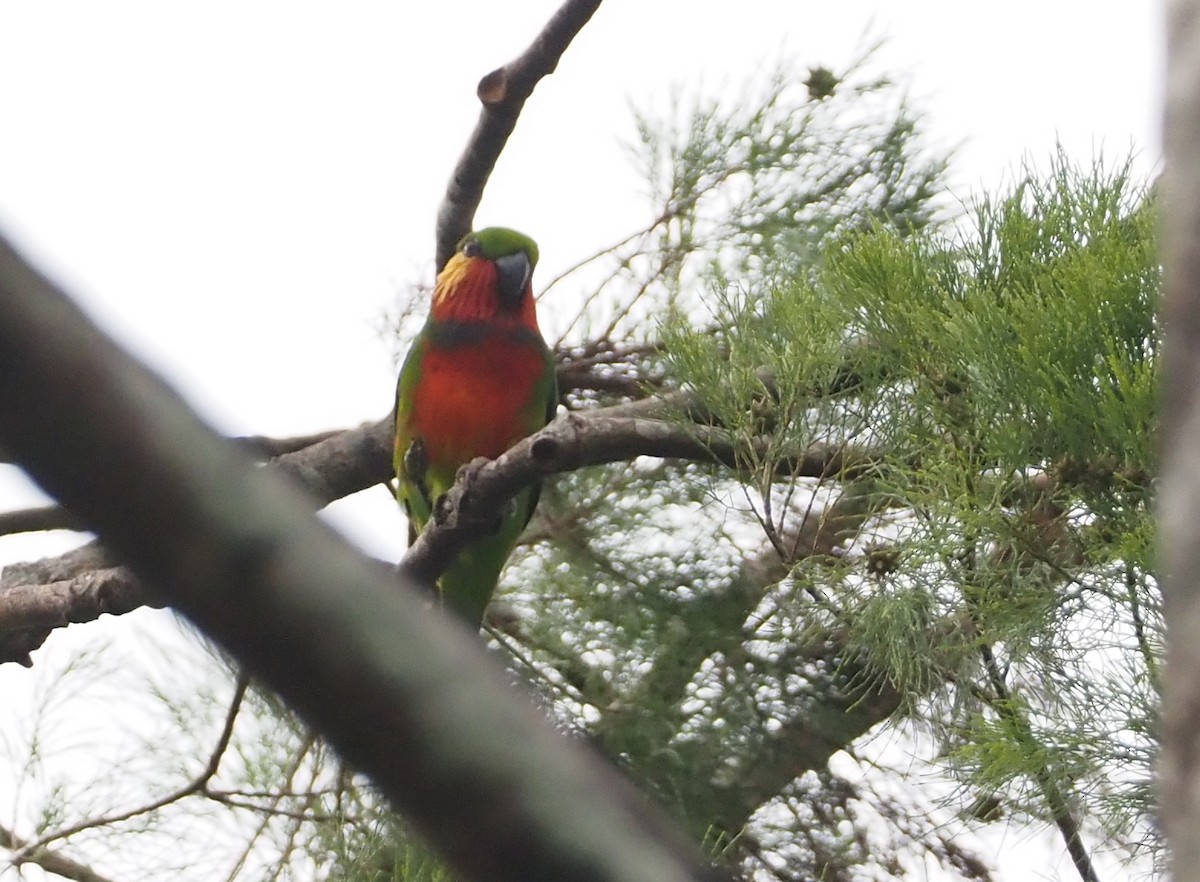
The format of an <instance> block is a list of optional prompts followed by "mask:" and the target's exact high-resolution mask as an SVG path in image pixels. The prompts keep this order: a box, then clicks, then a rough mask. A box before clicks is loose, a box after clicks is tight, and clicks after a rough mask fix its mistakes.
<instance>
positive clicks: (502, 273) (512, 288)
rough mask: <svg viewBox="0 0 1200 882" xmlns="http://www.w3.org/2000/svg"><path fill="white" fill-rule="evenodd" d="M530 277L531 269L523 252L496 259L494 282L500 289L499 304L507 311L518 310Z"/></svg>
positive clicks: (527, 256)
mask: <svg viewBox="0 0 1200 882" xmlns="http://www.w3.org/2000/svg"><path fill="white" fill-rule="evenodd" d="M532 275H533V267H532V266H530V264H529V255H527V254H526V253H525V252H524V251H518V252H517V253H516V254H509V255H507V256H505V257H498V258H496V276H497V279H496V281H497V285H498V287H499V289H500V303H502V304H503V305H504V306H505V307H507V308H508V309H514V310H515V309H517V308H519V307H520V305H521V299H522V296H523V295H524V294H525V288H526V287H527V286H528V285H529V278H530V276H532Z"/></svg>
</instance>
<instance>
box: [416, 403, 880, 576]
mask: <svg viewBox="0 0 1200 882" xmlns="http://www.w3.org/2000/svg"><path fill="white" fill-rule="evenodd" d="M643 405H645V408H646V410H647V411H649V410H650V409H651V408H652V407H655V406H657V407H659V408H661V403H657V404H656V402H654V401H653V400H651V399H646V400H645V401H640V402H633V403H632V404H629V405H618V406H616V407H612V408H601V409H598V410H592V411H584V412H582V413H568V414H566V415H565V416H563V417H560V418H558V419H557V420H555V421H554V422H552V423H551V424H550V425H548V426H547V427H546V428H544V429H542V430H541V431H540V432H538V433H537V434H535V435H531V436H529V437H528V438H526V439H525V440H523V441H521V442H519V443H518V444H516V445H515V446H513V447H512V448H511V449H510V450H509V451H508V452H506V453H505V454H503V455H502V456H501V457H500V458H499V459H496V460H492V461H488V460H484V459H478V460H475V461H474V462H472V463H471V464H470V465H468V466H465V467H464V468H463V469H462V470H460V472H459V475H458V480H457V481H456V482H455V484H454V486H453V487H452V488H450V491H449V492H448V493H447V494H446V496H445V497H444V498H443V499H442V501H441V504H440V505H439V506H438V508H437V510H436V511H435V512H434V518H433V519H432V520H431V521H430V522H429V524H428V525H427V526H426V528H425V530H424V531H423V532H422V533H421V535H420V536H418V537H417V541H416V542H415V543H413V546H412V548H410V549H409V551H408V554H406V555H405V556H404V559H403V560H402V561H401V562H400V565H399V570H400V572H401V573H403V574H404V575H405V576H406V577H407V578H410V579H412V580H413V581H415V582H418V583H420V584H422V585H432V583H433V582H434V580H435V579H437V577H438V576H439V575H441V573H442V571H443V570H444V569H445V568H446V567H447V566H448V565H449V563H450V561H451V560H453V558H454V555H456V554H457V553H458V552H459V551H460V550H461V549H462V547H463V545H464V544H466V543H467V542H469V541H470V540H471V539H472V538H476V537H478V536H479V535H480V534H481V533H482V532H485V531H486V530H487V529H489V528H490V527H491V525H493V524H494V522H495V518H496V514H497V513H498V512H500V511H501V510H502V508H503V506H504V505H505V504H506V503H507V502H508V500H509V499H511V498H512V497H513V496H514V495H515V494H516V493H518V492H519V491H520V490H521V489H522V488H524V487H527V486H528V485H529V484H532V483H533V482H534V481H537V480H539V479H541V478H543V477H545V476H546V475H551V474H555V473H558V472H567V471H574V470H575V469H580V468H584V467H586V466H593V465H602V464H604V463H610V462H622V461H625V460H632V459H635V458H637V457H639V456H657V457H664V458H668V459H689V460H696V461H699V462H711V463H717V464H721V465H725V466H728V467H730V468H738V467H740V466H742V465H743V464H745V463H746V462H747V461H749V459H750V457H752V456H754V455H755V454H756V453H757V454H761V453H762V452H764V451H765V448H766V445H767V442H766V441H765V440H764V441H762V442H752V443H750V444H749V445H746V444H743V443H740V442H739V441H738V440H736V439H735V438H733V437H732V436H730V435H729V433H727V432H725V431H723V430H722V429H719V428H714V427H711V426H703V425H687V424H685V423H681V422H674V421H668V420H660V419H650V418H646V417H637V416H614V415H613V413H624V414H627V413H632V412H635V410H638V409H640V408H641V407H642V406H643ZM872 463H873V459H872V457H871V456H870V454H869V453H867V452H865V451H862V450H857V449H850V448H844V447H837V446H832V445H830V446H825V445H815V446H814V447H812V448H809V449H808V450H805V451H801V452H799V453H798V454H797V455H796V456H794V457H783V458H781V459H779V460H778V462H777V463H776V471H777V472H778V473H779V474H780V475H781V476H783V475H787V476H796V477H800V476H803V477H812V478H827V477H839V478H851V477H855V476H857V475H858V474H860V473H861V472H862V470H863V469H865V468H869V467H870V466H871V465H872Z"/></svg>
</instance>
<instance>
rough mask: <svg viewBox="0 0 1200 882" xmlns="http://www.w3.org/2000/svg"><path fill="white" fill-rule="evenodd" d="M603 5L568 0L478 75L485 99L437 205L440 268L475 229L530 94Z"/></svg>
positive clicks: (595, 1) (480, 92)
mask: <svg viewBox="0 0 1200 882" xmlns="http://www.w3.org/2000/svg"><path fill="white" fill-rule="evenodd" d="M599 8H600V0H567V2H565V3H563V5H562V6H560V7H559V9H558V11H557V12H555V13H554V15H553V16H552V17H551V19H550V21H548V22H547V23H546V26H545V27H544V28H542V32H541V33H540V34H538V35H537V37H536V38H535V39H534V41H533V42H532V43H531V44H530V45H529V48H528V49H526V50H525V51H524V52H523V53H522V54H521V55H520V57H518V58H517V59H515V60H514V61H511V62H509V63H508V64H506V65H504V66H503V67H500V68H497V69H496V70H494V71H492V72H491V73H490V74H488V75H487V76H485V77H484V78H483V79H482V80H480V81H479V87H478V89H477V90H476V94H477V95H478V96H479V100H480V102H481V103H482V104H483V108H482V109H481V110H480V112H479V121H478V122H477V123H476V124H475V130H474V131H473V132H472V133H471V138H470V140H469V141H468V142H467V146H466V148H465V149H464V150H463V153H462V156H461V157H459V160H458V164H457V165H456V166H455V167H454V172H453V174H451V176H450V183H449V185H448V186H447V188H446V195H445V196H444V197H442V204H441V207H440V208H439V209H438V217H437V252H436V254H437V268H438V270H439V271H440V270H441V268H442V267H444V266H445V265H446V261H448V260H449V259H450V257H451V255H453V254H454V248H455V246H456V245H457V244H458V241H459V240H460V239H461V238H462V237H463V236H465V235H466V234H467V233H469V232H470V231H471V225H472V223H473V222H474V220H475V210H476V209H477V208H478V207H479V201H480V199H482V198H483V188H484V187H485V186H486V185H487V181H488V178H489V177H491V174H492V169H494V168H495V166H496V160H497V159H499V158H500V152H501V151H502V150H503V149H504V145H505V144H506V143H508V137H509V135H511V134H512V133H513V129H515V128H516V125H517V117H518V116H520V114H521V108H523V107H524V106H525V101H526V99H528V98H529V96H530V95H531V94H533V89H534V87H535V86H536V85H537V84H538V82H539V81H540V80H541V79H542V77H545V76H549V75H550V74H552V73H554V69H555V68H556V67H557V66H558V60H559V59H560V58H561V57H562V54H563V53H564V52H565V51H566V50H567V47H568V46H569V45H570V44H571V41H572V40H573V39H574V38H575V35H576V34H578V33H579V31H580V30H581V29H582V28H583V26H584V25H585V24H587V23H588V20H589V19H591V17H592V14H593V13H594V12H595V11H596V10H597V9H599Z"/></svg>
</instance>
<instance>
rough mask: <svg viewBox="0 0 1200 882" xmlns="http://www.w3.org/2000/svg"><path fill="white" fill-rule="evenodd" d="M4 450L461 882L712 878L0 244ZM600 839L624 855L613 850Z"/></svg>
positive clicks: (468, 641) (627, 793)
mask: <svg viewBox="0 0 1200 882" xmlns="http://www.w3.org/2000/svg"><path fill="white" fill-rule="evenodd" d="M0 443H3V444H4V445H5V446H6V448H7V449H8V450H9V451H10V452H11V453H12V454H13V455H14V457H15V458H16V459H17V460H18V461H19V462H20V463H21V465H22V467H23V468H25V469H26V470H27V471H28V472H29V474H30V475H32V476H33V477H34V479H35V480H37V481H38V482H39V483H40V484H41V485H42V486H44V487H45V488H46V489H47V490H48V491H49V492H50V493H52V494H53V495H54V496H55V497H56V498H58V499H61V500H62V501H63V503H64V504H65V505H67V506H68V507H69V508H70V509H71V510H72V511H74V512H76V513H77V514H78V515H79V516H80V518H81V519H83V520H84V521H86V522H87V523H89V524H92V525H94V526H95V528H96V530H97V532H98V533H99V535H100V536H101V537H102V538H103V540H104V542H105V544H106V545H108V546H109V547H111V548H112V550H113V552H114V553H116V554H118V555H120V556H121V557H122V558H123V559H126V560H128V561H130V564H131V566H133V567H134V568H135V570H136V571H137V572H138V574H139V575H140V576H142V577H143V578H145V579H146V581H147V582H149V583H152V584H154V585H155V586H158V587H160V588H161V590H162V591H163V593H164V596H166V597H168V598H169V600H170V602H171V603H172V605H174V606H175V607H177V608H178V609H179V610H180V611H182V612H183V613H184V614H186V615H187V616H189V617H190V618H191V619H193V620H194V621H195V622H196V623H197V624H198V625H199V626H200V627H201V628H202V629H203V630H205V631H206V632H207V633H208V634H209V636H211V637H213V638H214V639H215V640H217V641H218V642H219V643H221V644H222V645H223V646H224V647H225V648H226V649H227V650H228V651H229V652H231V653H232V654H233V655H234V656H236V657H237V658H238V659H239V660H240V661H241V662H242V663H244V664H245V665H246V667H247V669H248V670H250V671H251V672H252V673H254V674H255V675H256V676H258V677H260V678H261V679H262V680H263V682H265V683H267V684H269V685H270V686H272V687H273V688H275V689H276V690H277V691H278V692H279V693H280V694H281V695H282V696H283V697H284V698H285V699H286V700H288V702H289V703H290V704H292V706H293V707H295V708H296V709H297V711H298V712H299V713H300V714H301V716H302V717H304V718H305V719H306V720H307V721H308V722H309V723H310V724H311V725H313V726H314V727H315V728H317V729H318V730H320V731H322V732H323V733H324V734H325V735H326V736H327V737H328V739H329V741H330V743H331V744H332V745H333V746H334V747H335V748H336V749H337V750H338V751H339V752H340V753H341V754H342V755H343V756H344V757H345V758H346V759H347V761H348V762H350V763H352V764H353V765H355V766H357V767H358V768H361V769H362V770H364V772H366V773H367V774H368V775H370V776H371V777H372V778H373V779H374V781H375V783H376V784H377V785H378V786H379V788H380V790H381V791H382V792H383V793H385V794H386V795H387V796H388V797H389V798H390V799H391V800H392V801H393V802H394V803H395V804H396V805H397V806H398V807H400V808H401V810H403V811H404V812H405V813H406V814H408V815H409V817H410V818H411V819H412V821H413V823H414V826H415V827H416V828H417V829H418V830H419V831H420V832H421V833H422V834H423V835H424V836H425V837H426V838H427V839H428V841H430V842H431V843H432V844H433V845H434V846H435V847H436V848H437V849H438V850H439V851H441V852H442V854H443V855H444V856H445V857H446V858H447V860H448V861H449V862H450V864H451V865H452V866H453V867H455V868H456V869H457V870H458V871H459V872H460V873H461V874H462V875H463V876H464V877H467V878H470V879H488V880H498V882H504V880H514V882H516V880H533V882H536V880H547V882H549V880H559V882H572V880H581V882H582V880H589V882H601V880H612V882H616V880H630V882H632V880H646V882H651V880H654V882H685V880H695V879H702V878H709V877H711V873H710V872H709V871H706V870H703V869H701V868H700V866H699V865H698V864H697V862H696V860H695V856H694V854H693V853H692V849H691V847H690V846H688V845H686V844H685V843H684V842H683V840H681V839H679V838H678V837H677V835H676V834H674V833H672V832H671V831H670V828H669V825H668V824H667V823H666V822H665V820H664V819H663V817H662V816H661V815H660V814H659V813H658V812H656V811H653V810H652V809H650V808H649V806H648V804H647V803H646V802H645V801H644V800H643V799H642V798H641V797H640V796H639V795H637V794H635V793H634V792H633V791H632V790H631V789H630V788H629V786H628V785H627V784H626V783H625V782H624V781H622V780H620V779H619V778H617V777H616V776H615V774H614V773H613V772H612V770H611V769H610V768H608V767H607V766H606V765H605V764H604V763H603V762H602V761H601V760H599V759H598V758H597V757H595V756H594V755H592V754H591V753H589V752H587V751H586V750H581V749H579V748H578V747H576V746H573V745H571V744H570V743H569V742H568V741H567V740H565V739H563V738H562V737H560V736H559V735H557V734H556V733H555V732H553V731H552V730H551V729H550V728H549V727H548V726H547V725H546V723H545V721H544V720H543V719H542V717H541V716H540V715H539V714H538V713H537V711H536V710H535V709H534V708H533V707H532V705H531V704H530V703H529V702H528V701H525V700H521V699H515V698H514V695H513V692H512V689H511V687H510V686H509V684H508V682H507V680H506V678H505V677H504V676H503V674H502V673H501V672H500V671H499V670H498V669H497V668H496V667H495V663H494V662H493V661H492V660H491V659H489V658H488V656H487V654H486V653H485V651H484V649H483V648H482V647H481V646H480V644H479V642H478V640H477V639H476V638H475V636H474V635H473V634H469V633H467V632H466V631H465V630H461V629H459V628H457V627H455V625H454V623H453V622H450V621H448V620H446V619H445V618H444V617H442V616H439V615H434V614H432V613H430V612H429V611H427V610H426V609H425V608H424V607H423V605H422V603H421V602H419V601H418V600H417V599H416V597H415V595H414V593H412V592H410V591H406V590H404V587H405V586H404V585H403V584H402V585H401V586H397V584H396V578H395V575H394V574H392V573H390V572H387V571H386V570H385V569H384V568H382V567H380V566H379V565H378V564H377V562H373V561H369V560H367V559H366V558H364V557H363V556H362V555H360V554H358V553H357V552H355V551H354V550H353V549H352V548H350V547H349V546H347V545H346V543H344V542H343V541H341V540H340V539H339V538H338V537H337V535H336V534H335V533H334V532H333V531H332V530H330V529H328V528H327V527H325V526H324V525H322V524H321V523H320V522H319V521H317V520H316V519H315V518H313V517H312V515H311V513H310V511H309V509H311V508H312V506H313V505H314V501H313V499H312V498H311V497H305V496H304V495H303V494H301V493H300V492H299V491H298V490H297V489H296V487H295V486H291V485H289V484H288V482H285V481H281V480H279V478H278V476H277V475H274V474H272V473H271V472H270V471H269V470H265V469H262V468H259V467H257V466H255V465H254V463H253V461H252V460H251V459H250V458H249V457H248V456H247V455H246V453H245V452H244V451H242V450H239V449H238V448H237V447H236V445H233V444H230V443H229V442H228V441H227V440H225V439H222V438H220V437H219V436H217V435H216V434H215V433H213V432H212V431H211V430H210V429H209V428H208V427H207V426H205V425H203V424H202V423H201V422H200V420H199V419H198V418H197V417H196V416H195V414H194V413H192V412H191V410H190V409H188V408H187V406H186V405H185V404H184V403H183V402H182V401H181V400H180V399H179V397H178V396H177V395H176V394H175V393H174V392H173V391H172V390H170V389H169V388H168V387H167V386H166V385H165V384H164V383H163V382H162V381H161V380H160V379H159V378H157V377H156V376H154V375H153V374H151V373H150V372H149V371H148V370H147V369H146V368H144V367H142V366H141V365H140V364H138V363H136V362H134V361H133V360H132V359H131V358H130V357H129V356H128V355H126V354H125V353H123V352H121V351H120V350H119V349H118V348H117V347H116V346H115V345H114V344H113V343H112V342H111V341H110V340H108V339H107V338H105V337H104V336H103V334H101V332H100V331H98V330H97V329H96V328H95V327H94V326H93V325H92V324H91V323H90V322H88V321H87V320H86V318H84V316H83V315H82V314H81V313H80V312H79V311H78V309H77V308H76V307H74V306H73V305H72V304H71V303H70V302H69V301H68V300H67V298H66V297H64V296H63V295H62V294H61V293H60V292H59V291H57V290H56V289H55V288H54V286H52V285H51V284H50V283H49V282H47V281H46V280H45V279H44V278H42V277H41V276H39V275H38V274H37V273H36V272H35V271H33V270H32V269H31V268H30V267H29V266H28V265H27V264H26V263H25V262H24V261H23V260H22V259H21V258H20V257H19V255H17V253H16V252H15V251H14V250H13V249H12V248H11V247H10V246H9V245H8V243H7V242H4V241H2V240H0ZM613 843H619V844H620V847H619V848H614V847H613Z"/></svg>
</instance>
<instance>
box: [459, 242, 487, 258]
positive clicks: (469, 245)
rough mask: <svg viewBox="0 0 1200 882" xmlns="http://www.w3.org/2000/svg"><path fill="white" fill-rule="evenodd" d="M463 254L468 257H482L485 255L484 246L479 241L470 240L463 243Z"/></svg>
mask: <svg viewBox="0 0 1200 882" xmlns="http://www.w3.org/2000/svg"><path fill="white" fill-rule="evenodd" d="M462 253H463V254H464V255H466V256H467V257H480V256H482V254H483V246H482V245H480V244H479V240H478V239H468V240H467V241H466V242H464V243H463V249H462Z"/></svg>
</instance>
